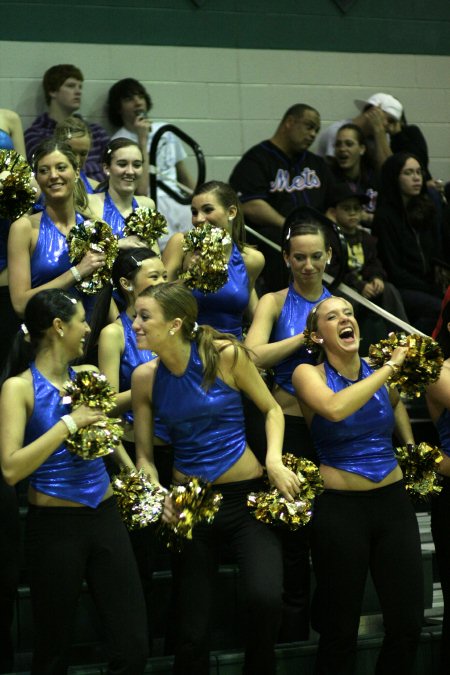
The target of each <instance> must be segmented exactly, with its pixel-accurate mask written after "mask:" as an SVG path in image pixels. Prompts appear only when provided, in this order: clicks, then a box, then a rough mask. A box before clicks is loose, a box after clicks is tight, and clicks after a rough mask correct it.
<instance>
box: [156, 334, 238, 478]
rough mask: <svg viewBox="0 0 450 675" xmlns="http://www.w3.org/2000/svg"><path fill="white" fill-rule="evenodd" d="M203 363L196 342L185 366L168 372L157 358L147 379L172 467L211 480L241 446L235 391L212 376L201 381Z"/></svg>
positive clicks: (234, 456) (232, 459)
mask: <svg viewBox="0 0 450 675" xmlns="http://www.w3.org/2000/svg"><path fill="white" fill-rule="evenodd" d="M202 380H203V364H202V362H201V359H200V356H199V353H198V348H197V344H196V342H192V343H191V355H190V358H189V363H188V365H187V367H186V370H185V372H184V373H183V374H182V375H180V376H177V375H174V374H173V373H171V372H170V371H169V370H168V369H167V368H166V366H165V365H164V364H163V363H161V362H160V363H159V365H158V369H157V371H156V377H155V382H154V385H153V408H154V412H155V415H157V416H158V417H159V418H160V420H161V422H162V423H163V424H165V425H166V426H167V428H168V431H169V434H170V438H171V440H172V444H173V447H174V453H175V456H174V466H175V468H176V469H177V470H178V471H181V472H182V473H184V474H186V475H188V476H197V477H199V478H203V479H204V480H207V481H215V480H216V479H217V478H219V476H221V475H222V474H223V473H225V471H227V470H228V469H229V468H230V467H231V466H233V464H235V463H236V462H237V460H238V459H239V457H241V455H242V454H243V453H244V451H245V448H246V439H245V425H244V413H243V409H242V400H241V394H240V392H239V391H236V390H235V389H232V388H231V387H229V386H228V385H227V384H226V383H225V382H224V381H223V380H221V379H219V378H216V380H215V381H214V382H213V384H212V385H211V387H210V388H209V389H208V391H205V390H204V389H203V387H202Z"/></svg>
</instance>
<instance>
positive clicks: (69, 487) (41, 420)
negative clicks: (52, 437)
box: [24, 363, 109, 508]
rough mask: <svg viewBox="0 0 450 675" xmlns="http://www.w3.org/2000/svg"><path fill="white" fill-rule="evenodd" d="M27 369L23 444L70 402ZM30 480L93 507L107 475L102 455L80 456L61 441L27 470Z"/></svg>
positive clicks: (49, 492)
mask: <svg viewBox="0 0 450 675" xmlns="http://www.w3.org/2000/svg"><path fill="white" fill-rule="evenodd" d="M30 369H31V373H32V376H33V389H34V408H33V413H32V415H31V417H30V419H29V420H28V422H27V425H26V429H25V440H24V444H25V445H28V444H29V443H32V442H33V441H35V440H36V439H37V438H39V437H40V436H42V435H43V434H45V433H46V431H48V430H49V429H51V428H52V427H53V426H54V425H55V424H56V423H57V422H59V420H60V419H61V417H62V416H63V415H67V414H68V413H70V405H69V404H66V403H63V399H62V397H61V393H60V391H58V389H57V388H56V387H54V386H53V384H51V382H49V381H48V380H47V379H46V378H45V377H44V376H43V375H42V373H40V372H39V370H38V369H37V368H36V366H35V364H34V363H32V364H31V366H30ZM71 376H73V371H72V372H71ZM30 484H31V485H32V486H33V487H34V489H35V490H37V491H38V492H42V493H43V494H46V495H50V496H52V497H58V498H60V499H67V500H69V501H72V502H77V503H79V504H84V505H85V506H90V507H92V508H95V507H96V506H98V505H99V504H100V502H101V501H102V499H103V497H104V495H105V492H106V490H107V488H108V485H109V477H108V474H107V472H106V469H105V464H104V462H103V459H102V458H97V459H93V460H85V459H81V457H78V455H74V454H73V453H71V452H69V450H67V449H66V447H65V446H64V445H61V446H60V447H59V448H57V449H56V450H55V451H54V452H53V453H52V454H51V455H50V457H49V458H48V459H46V460H45V462H43V463H42V464H41V466H40V467H39V468H38V469H36V471H34V473H32V474H31V476H30Z"/></svg>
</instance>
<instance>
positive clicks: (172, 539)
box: [161, 478, 222, 550]
mask: <svg viewBox="0 0 450 675" xmlns="http://www.w3.org/2000/svg"><path fill="white" fill-rule="evenodd" d="M170 497H171V498H172V500H173V502H174V505H175V509H176V511H177V513H178V520H177V522H176V523H171V524H169V523H162V525H161V527H162V534H163V536H164V537H165V539H166V542H167V546H168V547H169V548H172V549H174V550H180V548H181V546H182V540H183V539H192V530H193V528H194V527H195V525H197V524H198V523H200V522H203V521H204V522H207V523H212V521H213V520H214V516H215V515H216V513H217V511H218V510H219V506H220V502H221V501H222V495H221V494H220V492H216V491H215V490H213V489H212V487H211V484H210V483H207V482H205V481H203V480H201V479H200V478H191V479H190V480H189V482H188V483H183V484H182V485H174V486H172V488H171V491H170Z"/></svg>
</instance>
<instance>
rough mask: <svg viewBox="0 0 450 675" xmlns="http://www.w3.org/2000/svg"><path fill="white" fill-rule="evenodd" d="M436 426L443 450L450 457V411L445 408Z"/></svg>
mask: <svg viewBox="0 0 450 675" xmlns="http://www.w3.org/2000/svg"><path fill="white" fill-rule="evenodd" d="M435 426H436V429H437V430H438V434H439V439H440V441H441V450H442V452H444V453H445V454H446V455H448V456H449V457H450V411H449V410H448V409H447V408H444V410H443V411H442V414H441V415H440V417H439V419H438V420H437V421H436V425H435Z"/></svg>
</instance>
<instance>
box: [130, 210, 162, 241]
mask: <svg viewBox="0 0 450 675" xmlns="http://www.w3.org/2000/svg"><path fill="white" fill-rule="evenodd" d="M167 232H168V228H167V220H166V219H165V217H164V216H163V214H162V213H159V211H152V210H151V209H149V208H147V207H144V206H140V207H139V208H138V209H135V210H134V211H132V212H131V213H130V215H129V216H127V217H126V218H125V227H124V230H123V234H124V237H130V236H131V235H133V234H134V235H136V236H137V237H139V239H142V241H145V243H146V244H147V246H148V247H149V248H152V246H153V244H154V243H155V242H156V241H157V240H158V239H159V238H160V237H162V235H163V234H167Z"/></svg>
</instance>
